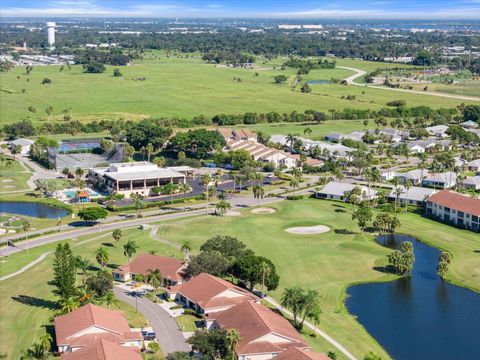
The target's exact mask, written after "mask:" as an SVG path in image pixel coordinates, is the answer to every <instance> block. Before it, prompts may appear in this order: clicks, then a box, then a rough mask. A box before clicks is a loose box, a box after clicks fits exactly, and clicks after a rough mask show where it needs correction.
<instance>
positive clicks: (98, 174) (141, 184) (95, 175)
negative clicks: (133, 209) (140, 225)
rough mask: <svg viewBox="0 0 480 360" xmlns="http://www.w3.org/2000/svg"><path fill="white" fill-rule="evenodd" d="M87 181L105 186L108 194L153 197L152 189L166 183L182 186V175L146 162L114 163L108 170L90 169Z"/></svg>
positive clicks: (183, 178)
mask: <svg viewBox="0 0 480 360" xmlns="http://www.w3.org/2000/svg"><path fill="white" fill-rule="evenodd" d="M88 180H89V181H90V182H91V183H93V184H97V183H98V184H99V185H102V184H103V185H105V187H106V188H107V191H108V192H109V193H113V192H115V193H117V194H124V195H125V197H131V196H132V194H138V195H141V196H149V195H153V194H154V193H153V192H152V188H154V187H158V186H163V185H166V184H168V183H174V184H184V183H185V182H186V176H185V174H184V173H181V172H178V171H175V170H172V169H167V168H159V167H158V166H157V165H155V164H152V163H151V162H148V161H138V162H129V163H114V164H110V166H109V167H108V168H92V169H89V171H88Z"/></svg>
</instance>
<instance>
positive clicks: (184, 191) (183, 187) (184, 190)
mask: <svg viewBox="0 0 480 360" xmlns="http://www.w3.org/2000/svg"><path fill="white" fill-rule="evenodd" d="M178 190H179V191H180V192H181V193H182V194H183V211H186V210H187V193H188V192H189V191H190V186H189V185H188V184H187V183H183V184H181V185H180V186H179V187H178Z"/></svg>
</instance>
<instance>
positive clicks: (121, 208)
mask: <svg viewBox="0 0 480 360" xmlns="http://www.w3.org/2000/svg"><path fill="white" fill-rule="evenodd" d="M203 199H204V197H203V195H196V196H191V197H187V198H185V200H186V201H189V200H203ZM183 200H184V199H183V198H181V199H173V200H172V201H170V200H165V201H152V202H144V203H143V208H144V209H151V208H154V207H160V206H165V205H172V204H181V203H183ZM107 210H108V211H114V212H115V211H117V212H118V211H126V210H136V207H135V205H125V206H118V205H117V206H115V207H114V206H113V205H108V206H107Z"/></svg>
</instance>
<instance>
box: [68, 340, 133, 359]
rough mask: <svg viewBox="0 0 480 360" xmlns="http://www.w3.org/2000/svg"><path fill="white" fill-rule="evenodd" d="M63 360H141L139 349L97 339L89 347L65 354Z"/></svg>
mask: <svg viewBox="0 0 480 360" xmlns="http://www.w3.org/2000/svg"><path fill="white" fill-rule="evenodd" d="M61 358H62V360H141V359H142V356H141V355H140V351H139V350H138V349H137V348H133V347H126V346H120V345H117V344H115V343H113V342H110V341H108V340H105V339H100V338H97V339H96V340H95V341H94V342H92V343H91V344H90V345H89V346H86V347H84V348H82V349H79V350H76V351H74V352H71V353H65V354H63V355H62V356H61Z"/></svg>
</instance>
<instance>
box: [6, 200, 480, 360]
mask: <svg viewBox="0 0 480 360" xmlns="http://www.w3.org/2000/svg"><path fill="white" fill-rule="evenodd" d="M269 207H272V208H276V209H277V212H276V213H275V214H274V215H273V216H272V215H261V214H252V213H251V212H250V210H251V209H245V210H242V215H241V216H238V217H214V216H212V217H208V218H205V217H201V218H193V219H189V220H182V221H178V222H174V221H169V222H164V223H162V224H163V225H162V226H161V227H160V229H159V232H158V237H160V238H162V239H166V240H168V241H172V242H174V243H177V244H180V243H181V242H182V241H183V240H186V239H188V240H190V241H191V243H192V246H193V250H194V252H196V251H198V249H199V247H200V245H201V244H202V243H203V242H204V241H205V240H206V239H208V238H209V237H211V236H214V235H217V234H223V235H232V236H236V237H238V238H239V239H240V240H242V241H243V242H245V243H246V244H247V245H248V246H249V247H251V248H252V249H253V250H255V251H256V252H257V253H258V254H260V255H264V256H267V257H269V258H270V259H272V261H273V262H274V263H275V264H276V266H277V270H278V272H279V274H280V276H281V281H280V288H279V289H278V290H276V291H275V292H272V293H271V294H270V295H272V296H274V297H275V298H277V299H279V298H280V294H281V292H282V290H283V289H284V288H285V287H288V286H291V285H293V284H296V283H300V284H302V285H305V286H308V287H311V288H315V289H318V290H319V292H320V293H321V296H322V310H323V314H322V316H321V320H320V325H319V326H320V328H321V329H322V330H325V331H326V332H327V333H328V334H329V335H331V336H333V337H334V338H335V339H337V340H338V341H340V343H342V344H343V345H344V346H346V348H347V349H349V350H350V351H351V352H352V353H353V354H355V355H356V356H358V357H359V358H361V357H362V356H363V355H364V354H365V353H367V352H368V351H370V350H373V351H374V352H376V353H377V354H379V355H381V356H382V357H383V358H384V359H386V358H388V355H387V354H385V352H384V351H383V350H382V349H381V348H380V346H379V345H378V344H377V343H376V342H375V340H374V339H373V338H371V336H370V335H368V334H367V333H366V331H365V330H364V329H363V328H362V327H361V326H360V325H359V324H358V323H357V322H356V321H355V319H354V317H352V316H351V315H349V314H348V313H347V311H346V309H345V307H344V305H343V300H344V294H345V290H346V288H347V287H348V286H349V285H350V284H353V283H358V282H369V281H386V280H388V279H392V278H393V276H391V275H388V274H384V273H381V272H378V271H376V270H374V269H373V268H374V267H375V266H382V265H384V264H385V261H386V255H387V254H388V253H389V251H388V250H387V249H385V248H383V247H381V246H379V245H377V244H376V243H375V242H374V241H373V239H372V238H370V237H369V236H365V237H362V236H361V235H360V234H359V231H358V228H357V226H356V224H355V223H353V222H352V221H351V216H350V212H351V210H350V207H349V206H348V205H345V204H343V203H336V202H329V201H320V200H315V199H308V200H302V201H286V202H282V203H278V204H273V205H272V204H271V205H269ZM399 216H400V219H401V223H402V226H401V227H400V229H399V232H400V233H407V234H413V235H415V236H416V237H417V238H419V239H421V240H423V241H426V242H428V243H430V244H431V245H434V246H437V247H441V248H444V249H447V250H449V251H451V253H452V254H453V261H452V264H451V267H450V273H449V279H450V280H452V281H454V282H456V283H460V284H462V285H464V286H468V287H470V288H472V289H474V290H476V291H480V262H479V261H478V251H479V250H480V245H479V244H478V235H477V234H475V233H473V232H469V231H465V230H460V229H456V228H453V227H450V226H447V225H443V224H440V223H438V222H436V221H432V220H428V219H425V218H423V217H421V216H419V215H417V214H412V213H405V214H403V213H402V214H400V215H399ZM314 225H328V226H329V227H330V228H331V229H332V230H331V231H330V232H328V233H324V234H318V235H293V234H288V233H286V232H285V231H284V230H285V229H286V228H289V227H295V226H314ZM123 234H124V236H123V239H122V240H121V243H125V242H126V241H127V240H128V239H132V240H135V241H137V243H138V245H140V248H141V251H149V250H156V251H157V254H159V255H166V256H172V255H174V256H181V254H180V253H179V251H178V250H176V251H175V250H174V248H173V247H171V246H169V245H168V244H164V243H160V242H158V241H156V240H153V239H151V238H150V236H149V232H148V231H141V230H138V229H128V230H123ZM102 243H106V244H107V245H108V243H112V238H111V234H110V233H99V235H98V236H95V237H93V238H92V237H85V238H79V239H78V240H76V241H75V242H73V244H75V245H74V248H73V249H74V253H75V254H79V255H81V256H85V257H88V258H89V259H91V260H92V262H93V263H94V264H96V263H95V260H94V251H95V249H96V248H98V247H99V246H100V244H102ZM273 248H275V252H272V249H273ZM52 249H53V245H47V246H44V247H41V248H37V249H34V250H31V251H30V252H28V253H21V254H18V255H14V256H11V257H10V258H9V259H8V260H7V262H6V263H1V264H0V268H3V267H5V268H6V269H8V271H4V269H2V271H1V273H2V275H3V274H6V273H10V272H13V271H16V270H18V269H19V268H21V267H23V266H25V265H26V264H27V263H28V262H30V261H33V260H35V259H36V258H38V256H39V255H40V254H41V253H43V252H45V251H48V250H52ZM108 251H109V254H110V267H112V268H113V267H115V266H117V265H119V264H123V263H125V262H126V258H125V257H124V256H123V251H122V249H121V246H119V247H118V248H116V247H112V245H111V244H110V245H108ZM52 259H53V256H52V255H49V256H48V257H47V258H46V259H45V260H44V261H43V262H42V263H40V264H37V265H35V266H34V267H33V268H31V269H29V270H28V271H27V272H26V273H24V274H21V275H18V276H17V277H15V278H12V279H9V280H6V281H4V282H2V283H1V287H2V294H3V296H2V298H1V299H0V316H2V318H3V319H4V320H5V321H2V323H1V325H0V327H1V328H0V333H2V334H5V335H4V340H5V341H2V343H1V345H0V346H1V348H0V351H9V352H10V354H12V355H18V351H17V350H12V349H13V347H14V346H19V347H20V349H21V348H24V347H26V346H28V345H29V344H30V343H31V342H32V339H35V338H37V337H38V336H39V334H41V333H42V331H43V329H42V328H41V326H42V325H43V324H45V323H46V322H47V320H48V318H49V317H50V316H51V314H52V311H53V310H52V306H53V305H52V304H53V303H52V302H51V301H52V300H53V299H54V297H53V295H52V294H51V286H50V285H48V284H47V283H46V282H47V281H48V280H50V279H51V278H52V274H51V270H50V269H51V262H52ZM299 274H302V276H301V277H299ZM6 294H8V295H6ZM19 295H26V296H31V297H33V300H32V302H31V304H30V305H27V304H24V303H21V302H19V301H15V300H13V299H12V297H13V296H19ZM185 320H186V319H185ZM7 324H8V325H7ZM32 324H35V325H34V326H32ZM7 327H8V328H7ZM306 338H307V340H308V341H309V342H310V343H311V344H312V346H313V347H314V348H315V349H316V350H319V351H323V352H327V351H329V350H333V347H332V346H331V345H328V344H327V343H326V342H325V341H324V340H322V339H321V338H319V337H317V338H312V337H310V336H306ZM7 344H9V345H7ZM12 351H13V353H12ZM337 354H338V351H337ZM13 358H15V357H13ZM339 359H343V358H342V357H339Z"/></svg>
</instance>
